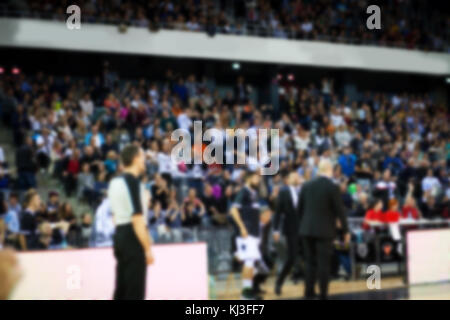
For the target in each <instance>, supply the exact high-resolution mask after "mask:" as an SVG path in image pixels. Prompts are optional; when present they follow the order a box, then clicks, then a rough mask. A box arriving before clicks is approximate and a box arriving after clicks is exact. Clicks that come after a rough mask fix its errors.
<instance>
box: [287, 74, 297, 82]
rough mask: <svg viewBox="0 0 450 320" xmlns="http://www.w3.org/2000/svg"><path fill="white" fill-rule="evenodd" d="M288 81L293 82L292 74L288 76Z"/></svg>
mask: <svg viewBox="0 0 450 320" xmlns="http://www.w3.org/2000/svg"><path fill="white" fill-rule="evenodd" d="M288 80H289V81H294V80H295V77H294V75H293V74H292V73H291V74H289V75H288Z"/></svg>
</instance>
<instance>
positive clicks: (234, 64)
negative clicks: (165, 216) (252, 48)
mask: <svg viewBox="0 0 450 320" xmlns="http://www.w3.org/2000/svg"><path fill="white" fill-rule="evenodd" d="M231 67H232V68H233V70H239V69H240V68H241V64H240V63H239V62H234V63H233V64H232V65H231Z"/></svg>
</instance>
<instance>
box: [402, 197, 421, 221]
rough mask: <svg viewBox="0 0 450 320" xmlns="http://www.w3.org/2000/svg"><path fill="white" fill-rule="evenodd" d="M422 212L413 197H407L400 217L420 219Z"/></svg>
mask: <svg viewBox="0 0 450 320" xmlns="http://www.w3.org/2000/svg"><path fill="white" fill-rule="evenodd" d="M421 216H422V214H421V213H420V211H419V209H418V208H417V206H416V201H415V200H414V198H413V197H410V196H409V197H407V198H406V200H405V204H404V205H403V208H402V219H408V218H413V219H414V220H418V219H420V218H421Z"/></svg>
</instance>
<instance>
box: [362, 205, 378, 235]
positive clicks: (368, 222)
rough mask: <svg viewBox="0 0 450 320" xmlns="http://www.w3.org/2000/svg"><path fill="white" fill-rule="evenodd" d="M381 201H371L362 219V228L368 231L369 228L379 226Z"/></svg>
mask: <svg viewBox="0 0 450 320" xmlns="http://www.w3.org/2000/svg"><path fill="white" fill-rule="evenodd" d="M382 210H383V201H382V200H381V199H373V200H372V202H371V205H370V206H369V210H367V212H366V215H365V217H364V223H363V227H364V228H365V229H369V228H370V227H371V226H376V225H379V224H380V223H381V222H382V218H383V217H382V215H383V211H382Z"/></svg>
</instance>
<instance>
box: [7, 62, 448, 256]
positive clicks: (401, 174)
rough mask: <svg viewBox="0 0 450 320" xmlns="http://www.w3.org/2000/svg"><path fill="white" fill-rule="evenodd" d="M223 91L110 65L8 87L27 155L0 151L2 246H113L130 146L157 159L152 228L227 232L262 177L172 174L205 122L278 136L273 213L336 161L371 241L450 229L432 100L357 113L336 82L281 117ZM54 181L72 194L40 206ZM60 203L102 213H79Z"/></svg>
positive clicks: (216, 170)
mask: <svg viewBox="0 0 450 320" xmlns="http://www.w3.org/2000/svg"><path fill="white" fill-rule="evenodd" d="M213 83H214V82H211V81H207V79H206V78H205V77H203V78H198V77H197V76H196V75H194V74H189V75H181V74H176V73H175V72H173V71H172V70H167V73H166V75H165V78H164V81H158V82H152V81H148V80H146V79H136V80H121V79H120V78H119V75H118V74H117V73H116V72H114V71H112V70H111V69H110V67H109V65H108V64H107V63H106V64H105V69H104V72H103V74H101V75H99V76H97V77H93V78H90V79H75V78H72V77H70V76H65V77H54V76H52V75H48V74H44V73H42V72H39V73H37V74H33V75H24V74H19V75H4V76H3V77H2V78H1V79H0V101H1V102H0V110H1V117H2V119H3V121H4V123H5V124H7V125H9V126H10V128H11V130H12V132H13V138H14V144H15V150H16V154H15V156H14V157H12V158H14V159H15V160H14V161H9V162H8V160H7V158H8V157H6V155H5V154H4V152H3V149H2V148H1V146H0V190H1V191H2V192H1V193H0V194H1V197H2V198H1V199H0V200H1V201H0V203H1V204H2V208H1V210H0V211H1V212H0V217H1V218H0V239H1V243H0V244H1V245H3V244H4V243H5V242H8V241H9V242H12V243H14V244H15V245H16V246H17V247H21V248H28V249H33V248H34V249H36V248H49V247H65V246H88V245H89V240H90V239H91V238H92V233H93V232H96V234H97V236H98V237H100V238H102V239H103V240H105V242H104V243H105V245H106V244H108V239H109V241H110V235H111V234H112V232H113V231H114V227H113V222H112V217H111V213H110V212H109V210H108V204H107V199H105V196H104V195H105V190H106V188H107V186H108V181H109V180H110V179H111V178H112V177H114V176H115V175H116V174H117V173H118V172H120V163H118V153H119V152H120V150H121V149H122V147H123V146H124V145H126V144H128V143H135V144H137V145H139V146H141V147H142V148H143V149H144V151H145V153H146V159H147V172H146V174H145V175H144V176H143V177H142V181H143V182H144V183H145V185H146V186H147V188H148V190H149V191H150V192H151V195H152V199H151V203H150V215H149V216H150V221H149V226H150V232H151V233H152V236H153V238H154V239H155V240H156V241H161V242H164V241H181V240H185V239H186V235H185V234H184V232H185V230H193V229H195V228H202V227H217V228H221V227H225V226H229V225H230V219H229V215H228V212H229V208H230V204H231V203H232V201H233V199H234V197H235V195H236V194H237V192H238V191H239V190H240V188H241V187H242V185H243V181H242V179H243V173H244V172H245V171H246V170H258V168H259V167H258V166H261V165H262V164H258V163H256V164H255V163H253V164H252V165H251V166H246V165H238V164H226V165H221V164H211V165H206V164H201V165H193V164H185V163H176V162H174V160H173V158H172V157H171V154H170V153H171V150H172V147H173V146H174V144H175V143H176V142H177V141H176V142H174V141H171V139H170V135H171V133H172V131H173V130H174V129H176V128H184V129H186V130H192V125H193V122H194V121H202V124H203V128H204V129H207V128H216V129H218V130H222V131H223V130H225V129H226V128H234V129H237V128H242V129H244V130H248V132H249V135H251V134H252V132H255V130H257V129H259V128H276V129H279V155H280V170H279V173H278V174H276V175H274V176H264V178H263V179H261V184H260V188H259V194H260V197H261V198H262V199H264V202H265V203H266V205H267V206H268V207H269V208H272V209H274V208H275V204H276V201H277V196H278V192H279V190H280V187H281V186H282V185H283V184H284V183H285V177H286V176H287V175H288V174H289V173H290V172H292V171H296V172H298V173H299V175H300V176H301V179H302V181H307V180H309V179H311V178H314V177H315V176H316V175H317V169H318V168H317V166H318V163H319V161H320V160H321V159H323V158H326V159H330V160H331V161H332V163H333V164H334V180H335V182H336V183H338V184H339V185H340V188H341V191H342V198H343V200H344V203H345V207H346V211H347V214H348V216H349V217H360V218H365V224H366V225H367V226H368V227H370V224H371V223H373V222H378V223H386V222H396V221H398V220H399V219H422V218H425V219H435V218H440V219H449V218H450V215H449V197H450V188H449V174H448V169H449V164H450V140H449V127H448V123H449V122H448V116H449V115H448V109H447V107H446V106H443V105H439V104H436V103H435V102H434V100H433V99H432V97H431V96H429V95H426V94H424V95H422V94H411V93H397V94H386V93H379V92H376V91H373V92H365V93H361V94H360V95H359V98H354V99H350V98H349V97H347V96H342V95H340V94H338V93H337V92H335V83H334V80H333V79H330V78H324V79H323V80H322V81H321V82H320V83H310V84H309V85H308V86H304V87H300V86H298V85H295V84H293V83H291V84H290V85H289V86H282V85H281V89H282V90H280V97H279V99H280V106H279V108H274V107H273V106H272V105H270V104H260V105H256V104H255V103H254V102H253V100H252V99H251V93H252V90H253V89H254V88H253V87H252V86H251V85H250V84H249V83H247V82H246V80H245V78H244V77H242V76H238V77H237V80H236V83H235V85H234V87H230V90H229V91H226V93H224V94H220V93H219V90H218V89H217V87H215V86H214V85H213ZM204 147H205V146H204ZM37 176H39V177H41V178H40V179H37ZM52 179H53V180H55V179H56V180H57V181H58V183H57V185H59V186H62V187H60V188H56V189H55V190H49V191H48V193H47V194H45V199H42V198H43V197H44V196H43V195H42V192H41V193H39V192H38V191H39V190H40V187H41V185H39V184H38V181H44V182H46V181H50V180H52ZM45 186H46V187H48V186H47V184H46V185H45ZM62 193H63V195H64V198H65V199H76V201H77V202H76V203H83V204H85V205H86V206H87V207H88V208H91V209H89V211H88V212H77V213H74V209H73V208H72V207H71V204H70V202H69V201H65V200H64V201H62V200H61V199H62V197H61V196H62ZM75 209H77V208H75ZM94 212H95V214H94ZM93 221H95V222H93ZM100 242H102V241H101V240H100Z"/></svg>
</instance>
